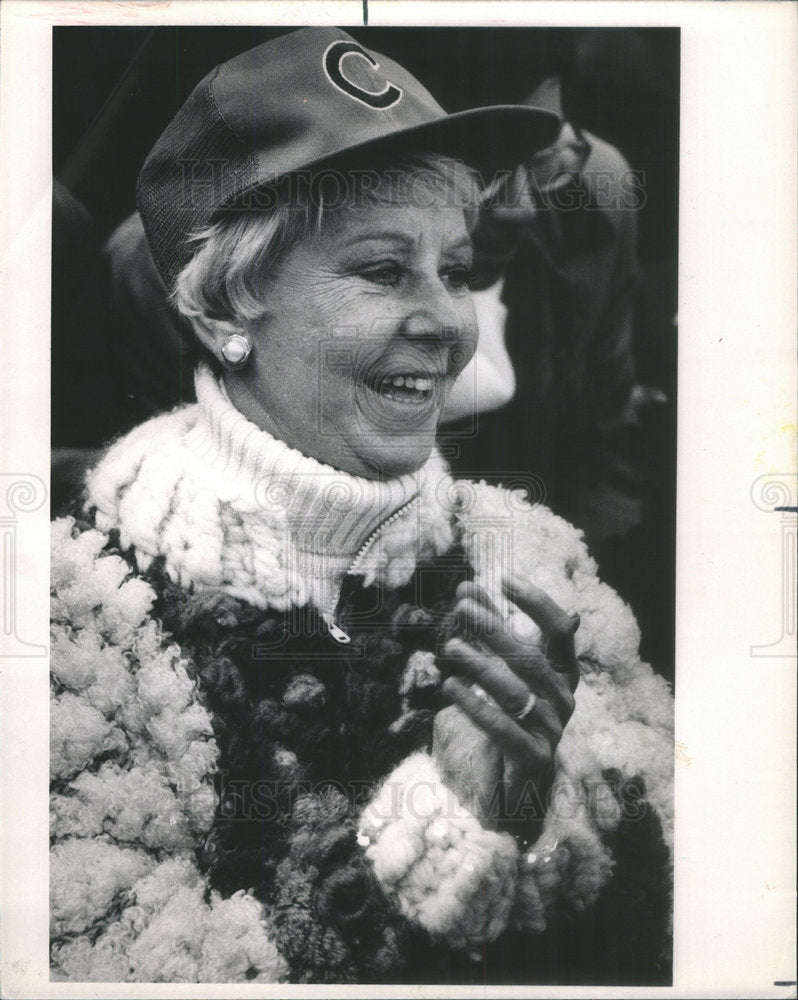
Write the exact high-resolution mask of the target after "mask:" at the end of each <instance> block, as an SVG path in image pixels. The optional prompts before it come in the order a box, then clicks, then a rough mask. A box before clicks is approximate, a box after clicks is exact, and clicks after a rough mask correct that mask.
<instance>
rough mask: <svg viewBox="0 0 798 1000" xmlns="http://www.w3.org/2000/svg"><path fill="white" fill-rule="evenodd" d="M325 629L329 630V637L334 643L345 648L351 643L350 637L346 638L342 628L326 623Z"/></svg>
mask: <svg viewBox="0 0 798 1000" xmlns="http://www.w3.org/2000/svg"><path fill="white" fill-rule="evenodd" d="M327 628H328V629H329V630H330V635H331V636H332V637H333V639H335V641H336V642H340V643H341V645H342V646H345V645H346V644H347V643H348V642H351V641H352V638H351V636H348V635H347V634H346V632H344V630H343V629H342V628H339V627H338V626H337V625H336V624H335V622H327Z"/></svg>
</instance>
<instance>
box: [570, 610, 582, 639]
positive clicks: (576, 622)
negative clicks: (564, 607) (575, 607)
mask: <svg viewBox="0 0 798 1000" xmlns="http://www.w3.org/2000/svg"><path fill="white" fill-rule="evenodd" d="M581 624H582V619H581V618H580V617H579V615H577V614H573V615H571V635H574V634H575V632H576V630H577V629H578V628H579V626H580V625H581Z"/></svg>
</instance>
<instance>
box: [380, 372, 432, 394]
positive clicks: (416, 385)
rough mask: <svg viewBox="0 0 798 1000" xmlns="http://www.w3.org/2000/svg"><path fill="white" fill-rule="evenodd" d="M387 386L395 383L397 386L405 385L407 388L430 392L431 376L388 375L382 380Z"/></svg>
mask: <svg viewBox="0 0 798 1000" xmlns="http://www.w3.org/2000/svg"><path fill="white" fill-rule="evenodd" d="M382 384H383V385H385V386H391V385H395V386H396V387H397V388H400V387H401V386H404V387H405V388H406V389H417V390H418V391H419V392H428V391H429V390H430V389H431V388H432V379H431V378H422V377H420V376H419V377H418V378H414V377H413V376H412V375H386V376H385V378H384V379H383V380H382Z"/></svg>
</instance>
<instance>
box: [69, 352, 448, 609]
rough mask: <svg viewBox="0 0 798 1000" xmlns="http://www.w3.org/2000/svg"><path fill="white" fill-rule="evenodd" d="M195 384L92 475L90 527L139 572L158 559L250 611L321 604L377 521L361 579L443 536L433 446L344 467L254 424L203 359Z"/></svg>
mask: <svg viewBox="0 0 798 1000" xmlns="http://www.w3.org/2000/svg"><path fill="white" fill-rule="evenodd" d="M195 384H196V389H197V400H198V402H197V403H196V404H194V405H191V406H186V407H183V408H181V409H178V410H175V411H173V412H172V413H169V414H166V415H164V416H161V417H156V418H154V419H153V420H150V421H148V422H147V423H145V424H142V425H141V426H140V427H137V428H136V429H135V430H133V431H131V433H130V434H128V435H127V436H126V437H125V438H123V439H122V440H121V441H119V442H117V443H116V444H115V445H113V446H112V448H111V449H110V450H109V452H108V453H107V455H106V456H105V457H104V459H103V460H102V461H101V463H100V465H99V466H98V467H97V469H96V470H94V472H93V473H91V474H90V476H89V479H88V483H87V485H88V493H89V505H90V506H92V507H96V521H97V526H98V527H99V528H100V529H101V530H104V531H108V530H111V529H112V528H116V529H118V530H119V532H120V537H121V543H122V545H123V547H125V548H128V547H131V548H133V549H134V551H135V554H136V558H137V560H138V563H139V565H140V566H141V568H142V569H143V568H146V567H147V566H148V565H149V563H150V562H151V561H152V559H154V558H156V557H159V556H160V557H163V558H164V560H165V564H166V569H167V571H168V572H169V574H170V576H172V578H173V579H175V580H179V581H180V582H181V584H182V585H184V586H187V587H188V586H193V587H197V588H218V589H222V590H224V591H226V592H228V593H231V594H233V595H234V596H237V597H242V598H243V599H245V600H247V601H248V602H249V603H252V604H255V605H256V606H259V607H266V606H273V607H277V608H286V607H289V606H291V605H302V604H304V603H306V602H307V601H311V602H312V603H313V604H314V605H315V606H316V607H317V608H318V609H319V610H321V611H322V612H328V611H329V610H330V607H331V605H332V604H333V603H334V600H335V596H336V594H337V591H338V587H339V585H340V582H341V579H342V578H343V575H344V574H345V573H346V572H347V570H348V569H350V568H351V566H352V562H353V560H354V558H355V556H356V555H357V554H358V552H360V550H361V548H362V547H363V545H364V543H365V542H366V541H367V540H369V539H370V538H371V536H372V535H374V533H375V531H376V530H377V529H378V528H379V527H380V526H381V525H384V524H385V522H386V521H391V519H392V523H390V525H389V527H387V528H385V530H380V531H379V533H378V542H379V544H371V543H370V544H369V546H368V553H367V559H365V560H362V561H360V560H359V562H358V567H357V569H358V572H361V573H363V574H364V576H366V578H367V579H369V580H370V579H376V578H382V579H389V578H390V582H391V583H393V584H394V585H395V584H397V583H400V582H401V581H402V579H403V578H405V577H406V578H409V576H410V574H411V573H412V571H413V568H414V567H415V563H416V556H417V555H418V554H421V555H430V554H433V553H436V552H442V551H444V550H445V549H446V548H447V547H448V545H449V544H450V543H451V530H450V528H449V525H448V514H447V512H446V511H445V510H444V506H443V504H442V502H441V501H442V500H444V499H445V497H444V496H443V494H445V488H444V489H443V490H442V489H441V483H442V481H444V480H447V481H448V476H447V474H446V469H445V466H444V464H443V462H442V460H441V459H440V457H439V456H438V455H437V453H433V455H432V456H431V458H430V460H429V461H428V462H427V463H426V465H424V466H423V467H422V468H421V469H419V470H418V471H416V472H413V473H410V474H408V475H405V476H401V477H398V478H396V479H392V480H386V481H380V480H371V479H366V478H364V477H359V476H352V475H349V474H348V473H345V472H341V471H339V470H337V469H333V468H332V467H330V466H328V465H324V464H322V463H321V462H318V461H316V459H313V458H310V457H308V456H306V455H303V454H301V453H300V452H298V451H296V450H295V449H293V448H291V447H289V446H288V445H287V444H285V443H284V442H282V441H278V440H277V439H275V438H274V437H272V436H271V435H270V434H268V433H267V432H266V431H263V430H261V429H260V428H258V427H257V426H256V425H255V424H253V423H252V422H250V421H249V420H248V419H247V418H246V417H244V416H243V414H241V413H240V412H239V411H238V410H236V409H235V407H234V406H233V405H232V403H231V402H230V400H229V398H228V397H227V394H226V393H225V392H224V390H223V388H222V386H221V385H220V384H219V382H218V381H217V379H216V378H215V376H214V375H213V373H212V372H211V370H210V369H209V368H208V367H207V366H206V365H200V366H199V368H198V369H197V373H196V379H195ZM394 515H395V516H394ZM383 543H384V544H383ZM361 562H362V564H361Z"/></svg>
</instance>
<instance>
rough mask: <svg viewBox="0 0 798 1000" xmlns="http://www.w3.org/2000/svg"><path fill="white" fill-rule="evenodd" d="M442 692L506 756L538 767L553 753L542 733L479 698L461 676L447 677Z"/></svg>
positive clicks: (525, 764)
mask: <svg viewBox="0 0 798 1000" xmlns="http://www.w3.org/2000/svg"><path fill="white" fill-rule="evenodd" d="M443 692H444V694H445V695H446V696H447V697H449V698H450V699H451V700H452V702H453V703H454V704H455V705H457V707H458V708H460V709H461V710H462V711H463V712H464V713H465V714H466V715H467V716H468V717H469V718H470V719H471V721H472V722H473V723H474V724H475V725H477V726H479V728H480V729H482V730H483V732H486V733H487V734H488V735H489V736H490V737H491V739H492V740H493V741H494V742H495V743H496V745H497V746H498V747H499V748H500V749H501V750H502V752H503V753H504V754H505V755H506V756H507V757H510V758H511V759H513V760H515V761H516V762H518V763H519V764H521V765H524V766H527V767H529V768H536V767H539V766H540V765H541V764H542V763H545V762H546V761H547V760H548V759H549V758H550V757H551V744H550V742H549V741H548V740H547V739H546V738H545V737H544V736H543V735H541V734H540V733H537V732H535V731H534V730H533V731H532V732H525V731H524V730H523V729H522V728H521V727H520V726H519V725H517V724H516V723H515V722H513V720H512V719H511V718H510V717H509V716H508V715H507V714H506V713H504V712H503V711H502V710H501V709H500V708H498V707H497V706H496V705H491V704H490V703H489V702H487V701H484V700H483V699H482V698H478V697H477V695H475V694H474V692H473V691H472V690H471V688H470V687H469V686H468V685H467V684H466V683H465V682H464V681H462V680H460V679H459V678H458V677H447V678H446V680H445V681H444V682H443Z"/></svg>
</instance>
